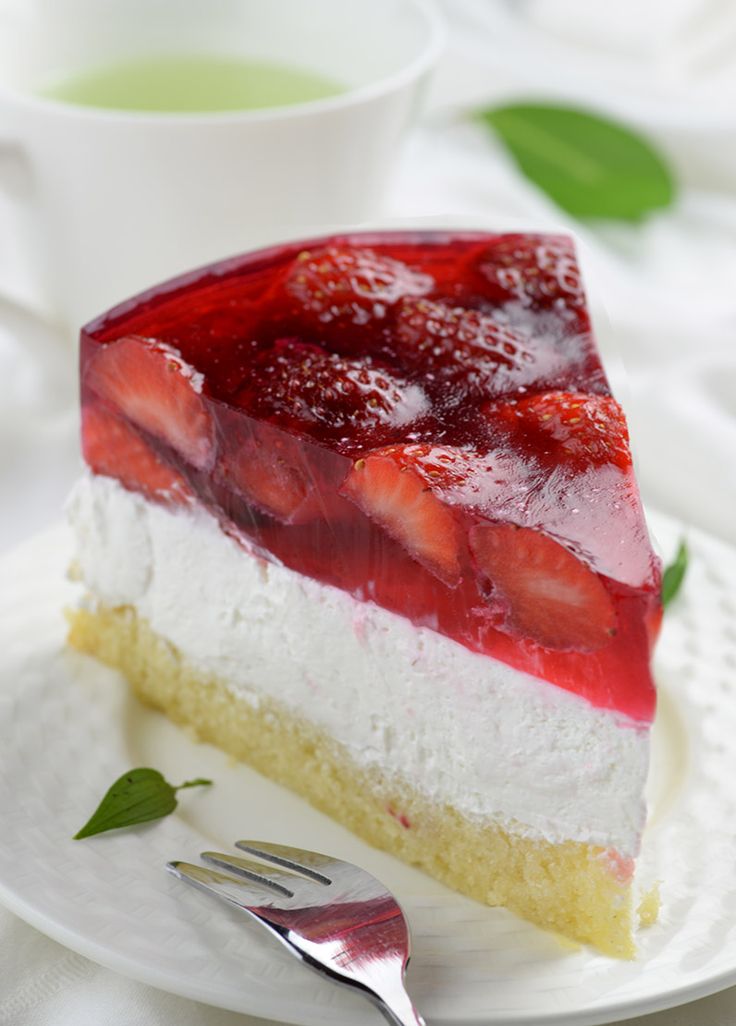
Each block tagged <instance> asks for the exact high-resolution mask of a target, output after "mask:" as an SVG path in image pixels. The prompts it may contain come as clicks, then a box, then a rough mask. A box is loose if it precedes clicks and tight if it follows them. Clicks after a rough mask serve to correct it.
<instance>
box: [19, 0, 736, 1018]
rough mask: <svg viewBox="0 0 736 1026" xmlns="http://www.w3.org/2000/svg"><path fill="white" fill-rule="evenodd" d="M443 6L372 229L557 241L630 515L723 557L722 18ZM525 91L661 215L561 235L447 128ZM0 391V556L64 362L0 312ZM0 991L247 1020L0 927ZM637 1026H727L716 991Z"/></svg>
mask: <svg viewBox="0 0 736 1026" xmlns="http://www.w3.org/2000/svg"><path fill="white" fill-rule="evenodd" d="M609 6H611V5H606V7H609ZM445 7H446V10H447V13H448V20H449V21H450V23H451V46H450V49H449V51H448V54H447V57H446V59H445V61H444V63H443V65H442V67H441V69H440V73H439V75H438V76H437V79H436V83H435V86H434V89H433V92H432V96H431V100H430V105H429V110H428V113H427V115H426V116H425V119H424V121H423V123H422V125H421V127H420V129H419V130H418V131H417V132H416V133H415V135H414V136H413V138H412V139H411V141H410V143H409V145H408V146H407V148H406V151H405V153H404V155H403V158H402V162H401V165H400V167H399V170H398V174H397V177H396V180H395V183H394V187H393V190H392V193H391V195H390V197H389V198H388V204H387V213H391V214H394V215H399V216H406V215H428V214H437V215H447V218H448V221H451V220H452V219H453V217H456V218H460V217H463V218H467V217H471V218H473V219H475V220H477V221H478V222H479V223H483V224H494V223H497V224H499V225H501V226H502V225H503V224H505V223H507V222H508V220H509V219H514V221H515V223H518V224H527V225H529V226H530V227H534V228H537V229H539V228H547V227H548V228H551V229H560V228H563V229H568V230H572V231H574V232H575V233H576V234H577V235H578V238H579V240H580V244H581V249H582V252H583V262H584V269H585V272H586V277H587V278H588V280H589V281H590V282H592V283H593V284H594V286H595V290H596V291H597V293H599V294H600V295H602V296H603V297H605V305H606V307H607V309H608V314H609V322H608V323H607V324H605V323H604V324H602V325H600V326H599V335H600V341H601V345H602V347H603V349H604V351H605V355H606V359H607V363H608V365H609V367H610V368H612V371H613V377H614V379H615V386H616V390H617V393H618V395H619V396H620V398H621V399H622V401H623V403H624V405H625V407H626V409H627V413H628V416H629V421H630V426H631V429H632V435H633V440H634V447H635V450H636V453H637V459H638V465H639V475H640V480H641V484H642V489H643V492H644V495H645V498H646V499H647V500H648V501H649V502H651V503H652V504H653V505H656V506H658V507H659V508H661V509H663V510H665V511H667V512H669V513H672V514H674V515H676V516H679V517H680V518H681V519H682V520H683V521H684V522H685V523H693V524H698V525H699V526H701V527H704V528H706V529H708V530H710V531H712V532H714V533H716V534H718V535H720V536H721V537H723V538H725V539H727V540H730V541H731V542H733V543H736V344H735V341H734V338H735V336H736V115H734V114H733V111H734V110H736V104H734V103H733V99H734V94H736V67H735V66H734V58H733V57H732V56H731V55H732V53H733V52H734V51H736V43H735V42H734V40H736V12H735V11H734V8H733V6H732V5H731V4H730V3H728V2H723V3H718V2H717V0H710V2H709V0H701V2H696V0H667V2H666V3H665V2H664V0H662V2H660V3H656V2H654V0H651V3H650V4H642V3H641V2H640V0H617V3H616V4H615V5H612V9H610V10H603V5H600V4H590V3H587V2H586V0H528V2H526V3H521V2H519V3H517V4H516V5H513V4H506V3H502V2H501V0H496V2H493V0H446V3H445ZM545 92H546V93H547V94H548V95H549V94H550V93H551V94H552V95H555V94H556V95H559V96H562V97H568V98H573V99H577V100H578V102H585V103H593V104H598V105H599V106H601V107H602V108H603V109H607V110H610V111H614V112H617V113H618V114H619V115H622V116H625V117H628V118H629V119H630V120H631V121H632V122H634V123H637V124H639V125H640V126H642V127H643V128H645V129H646V130H647V131H649V132H650V133H651V134H653V135H655V136H656V137H657V138H658V139H659V141H660V143H661V145H662V146H663V148H664V149H665V151H666V152H667V153H668V154H669V156H670V158H671V160H672V162H673V164H674V166H675V167H676V169H677V171H678V174H679V177H680V180H681V186H682V188H681V193H680V197H679V199H678V202H677V204H676V206H675V208H674V209H672V210H669V211H666V212H662V213H659V214H657V215H655V216H653V217H651V218H650V219H649V220H648V221H647V222H646V223H645V224H644V225H642V226H639V227H631V226H627V225H606V226H599V227H590V226H583V225H580V224H576V223H574V222H572V221H571V220H570V219H568V218H566V217H565V216H564V215H563V214H561V212H560V211H559V210H557V209H556V208H555V207H554V206H553V205H552V204H551V203H550V202H548V201H547V200H546V198H545V197H544V196H543V195H542V194H541V193H539V192H538V191H537V190H536V189H535V188H534V187H533V186H531V185H530V184H528V183H526V182H525V181H524V180H523V179H521V178H520V176H519V174H518V173H517V171H516V170H515V168H514V167H513V165H512V164H511V162H510V161H509V160H508V158H507V157H506V156H505V155H504V153H503V151H502V150H501V148H500V147H499V146H498V145H497V144H495V143H494V142H493V141H492V140H491V139H490V138H489V137H488V136H487V135H485V134H484V131H483V129H482V128H480V127H477V126H474V125H470V124H468V123H467V121H465V120H464V119H463V118H462V117H461V116H460V114H461V112H462V111H463V110H464V109H466V108H467V107H468V106H473V105H476V104H478V103H482V102H486V101H497V100H499V99H505V98H507V97H516V96H531V95H535V96H539V95H540V94H541V93H545ZM716 101H719V103H718V104H717V103H716ZM726 101H730V102H726ZM19 224H20V221H19V220H18V219H17V217H16V215H15V212H14V210H13V209H11V208H10V206H9V205H8V204H7V202H4V201H2V200H0V285H2V284H3V283H6V284H7V285H8V286H9V287H10V286H12V287H13V289H14V291H16V292H21V293H22V292H23V288H24V278H23V268H22V264H21V263H19V260H18V257H17V254H18V252H19V251H20V248H21V246H20V243H21V240H20V239H19V238H18V237H17V235H16V233H17V232H18V231H19ZM16 242H17V243H18V245H17V246H16ZM0 380H2V381H3V383H4V389H3V392H4V401H3V403H2V404H0V495H2V503H1V504H0V548H5V547H7V546H9V545H11V544H12V543H13V542H15V541H17V540H20V539H21V538H22V537H25V536H27V535H29V534H31V533H33V532H34V531H36V530H38V529H39V528H41V527H42V526H44V525H45V524H48V523H49V522H51V521H53V520H54V519H56V518H58V516H59V510H60V507H61V504H62V501H63V497H64V495H65V494H66V492H67V489H68V487H69V485H70V483H71V481H72V480H73V478H74V476H75V475H76V473H77V470H78V466H79V463H78V455H77V441H76V433H77V415H76V398H75V366H74V357H73V352H72V347H71V344H70V343H64V342H60V341H59V340H58V339H56V338H55V337H53V336H52V335H51V334H49V333H48V332H47V331H46V330H45V329H43V328H42V327H40V326H39V325H38V324H36V323H34V322H33V320H31V319H28V318H27V317H26V316H25V315H24V314H23V312H22V311H21V309H20V308H19V307H17V306H15V305H14V304H10V303H5V302H3V301H0ZM0 981H2V982H1V983H0V1024H8V1026H66V1024H69V1026H71V1024H74V1026H78V1024H86V1023H94V1024H96V1026H103V1024H107V1023H109V1024H111V1026H112V1024H115V1026H128V1024H131V1026H133V1024H146V1026H151V1024H156V1023H166V1024H170V1023H173V1022H176V1023H177V1024H179V1026H186V1024H189V1023H191V1024H192V1026H194V1024H196V1026H226V1024H228V1026H229V1024H232V1026H235V1023H239V1024H244V1023H246V1022H255V1020H248V1019H247V1018H246V1017H242V1016H238V1015H233V1014H230V1013H226V1012H222V1011H218V1010H215V1009H209V1008H205V1007H203V1006H200V1005H195V1004H193V1003H191V1002H188V1001H185V1000H183V999H179V998H176V997H172V996H170V995H166V994H162V993H159V992H157V991H154V990H152V989H151V988H148V987H144V986H142V985H139V984H136V983H134V982H131V981H129V980H126V979H124V978H122V977H120V976H117V975H116V974H114V973H112V972H109V971H107V970H105V969H102V968H99V967H98V966H96V965H93V964H92V963H90V962H88V961H86V960H85V959H83V958H81V957H80V956H77V955H75V954H73V953H71V952H69V951H66V950H65V949H63V948H62V947H60V946H59V945H57V944H55V943H54V942H52V941H50V940H47V939H46V938H45V937H43V936H41V935H40V934H38V933H36V932H35V931H34V930H32V929H31V928H30V927H28V926H26V925H25V924H23V923H21V922H20V921H18V920H17V919H15V918H14V917H13V916H12V915H10V914H9V913H7V912H5V911H4V910H2V909H0ZM377 1021H378V1017H377ZM639 1021H640V1020H637V1022H639ZM632 1022H633V1020H632ZM646 1023H647V1026H685V1024H687V1026H691V1024H693V1023H697V1024H698V1026H733V1024H734V1023H736V991H728V992H725V993H723V994H720V995H717V996H714V997H712V998H708V999H704V1000H702V1001H700V1002H698V1003H697V1005H691V1006H687V1007H685V1008H682V1009H679V1010H673V1011H670V1012H663V1013H659V1014H657V1015H654V1016H651V1017H648V1018H647V1019H646Z"/></svg>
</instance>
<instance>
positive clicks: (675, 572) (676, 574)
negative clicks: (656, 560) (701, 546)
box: [662, 539, 690, 608]
mask: <svg viewBox="0 0 736 1026" xmlns="http://www.w3.org/2000/svg"><path fill="white" fill-rule="evenodd" d="M689 556H690V554H689V552H688V549H687V545H686V543H685V540H684V539H683V540H682V541H681V542H680V546H679V548H678V550H677V555H676V556H675V558H674V560H673V562H672V563H670V565H669V566H668V567H667V568H666V569H665V572H664V574H663V575H662V605H663V606H664V607H665V608H667V606H668V605H669V604H670V602H671V601H672V599H673V598H674V597H675V595H676V594H677V593H678V591H679V590H680V587H681V586H682V582H683V580H684V579H685V571H686V570H687V562H688V559H689Z"/></svg>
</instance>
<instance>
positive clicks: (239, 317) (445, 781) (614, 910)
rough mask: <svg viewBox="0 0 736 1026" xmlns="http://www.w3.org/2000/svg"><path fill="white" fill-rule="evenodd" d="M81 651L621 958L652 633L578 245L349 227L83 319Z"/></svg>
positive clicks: (356, 825) (626, 943)
mask: <svg viewBox="0 0 736 1026" xmlns="http://www.w3.org/2000/svg"><path fill="white" fill-rule="evenodd" d="M81 394H82V424H83V427H82V445H83V452H84V458H85V461H86V463H87V466H88V472H87V473H86V475H85V476H84V478H83V480H82V481H81V482H80V483H79V485H78V487H77V488H76V490H75V493H74V496H73V498H72V500H71V503H70V516H71V521H72V524H73V526H74V529H75V532H76V538H77V550H78V565H79V569H80V574H81V576H82V578H83V580H84V582H85V584H86V587H87V589H88V595H87V598H86V599H85V601H84V602H83V604H82V605H81V606H80V608H79V609H77V610H76V611H75V612H74V613H73V615H72V626H71V635H70V638H71V643H72V644H73V645H74V646H76V647H77V648H78V649H81V650H83V651H85V652H90V653H93V654H95V655H96V656H98V657H99V658H100V659H102V660H103V661H105V662H106V663H108V664H110V665H112V666H116V667H118V668H120V669H121V670H122V671H123V672H124V673H125V674H126V675H127V677H128V678H129V679H130V681H131V684H132V685H133V687H134V688H135V690H136V692H137V693H138V694H139V695H140V696H141V698H143V699H144V700H145V701H147V702H149V703H151V704H152V705H154V706H157V707H158V708H160V709H163V710H164V711H165V712H166V713H167V714H168V715H169V716H171V717H172V718H173V719H174V720H176V721H177V722H180V723H183V724H187V725H188V726H189V727H191V728H193V729H194V730H195V731H196V732H197V734H198V735H199V736H200V737H202V738H204V739H206V740H209V741H212V742H214V743H215V744H217V745H219V746H221V747H222V748H223V749H225V750H226V751H228V752H230V753H232V754H233V755H235V756H237V757H239V758H242V759H244V760H246V761H247V762H249V763H250V764H251V765H253V766H255V767H256V768H257V769H259V770H261V771H262V772H263V773H266V774H268V775H269V776H271V777H273V778H274V779H276V780H278V781H279V782H281V783H283V784H285V785H287V786H288V787H291V788H293V789H294V790H296V791H298V792H299V793H300V794H302V795H304V796H305V797H306V798H308V799H309V800H310V801H311V802H313V803H314V804H315V805H316V806H318V807H319V808H321V809H323V810H324V811H326V812H328V813H330V814H331V815H333V816H334V817H336V818H337V819H339V820H340V821H342V822H343V823H345V824H346V825H347V826H349V827H350V828H351V829H353V830H354V831H356V832H357V833H358V834H360V835H362V836H363V837H364V838H366V839H367V840H368V841H370V842H372V843H373V844H375V845H378V846H380V847H382V848H385V849H387V850H388V851H391V852H393V853H395V854H396V855H398V856H399V857H401V858H403V859H405V860H407V861H408V862H411V863H413V864H415V865H418V866H421V867H422V868H423V869H425V870H426V871H427V872H429V873H431V874H432V875H434V876H436V877H437V878H439V879H440V880H442V881H444V882H445V883H447V884H449V885H450V886H451V887H454V888H456V889H458V890H460V891H463V892H465V893H466V894H469V895H471V896H473V897H474V898H477V899H478V900H480V901H483V902H487V903H489V904H501V905H506V906H507V907H508V908H510V909H512V910H514V911H515V912H517V913H519V914H520V915H522V916H525V917H527V918H528V919H530V920H532V921H533V922H535V923H537V924H539V925H541V926H543V927H547V928H549V929H552V930H556V931H558V932H560V933H562V934H565V935H567V936H569V937H572V938H575V939H577V940H580V941H583V942H589V943H592V944H594V945H597V946H598V947H599V948H600V949H601V950H603V951H605V952H608V953H612V954H617V955H630V954H632V952H633V950H634V948H633V931H634V925H635V923H634V920H635V913H634V904H635V903H634V900H633V888H632V880H633V870H634V860H635V858H636V856H637V853H638V850H639V844H640V838H641V833H642V829H643V825H644V819H645V807H644V801H643V795H642V792H643V787H644V782H645V777H646V773H647V762H648V752H649V732H650V726H651V722H652V718H653V714H654V707H655V692H654V686H653V682H652V677H651V674H650V665H649V664H650V654H651V649H652V645H653V643H654V640H655V638H656V635H657V631H658V628H659V621H660V616H661V605H660V598H659V596H660V566H659V563H658V560H657V559H656V557H655V556H654V554H653V552H652V549H651V545H650V542H649V538H648V534H647V529H646V525H645V522H644V516H643V513H642V508H641V503H640V499H639V493H638V489H637V485H636V481H635V478H634V471H633V468H632V462H631V454H630V451H629V442H628V435H627V430H626V422H625V419H624V415H623V413H622V411H621V408H620V406H619V405H618V403H617V402H616V401H615V399H614V398H613V397H612V396H611V392H610V389H609V385H608V382H607V380H606V375H605V372H604V370H603V367H602V365H601V361H600V357H599V355H598V351H597V349H596V346H595V342H594V340H593V336H592V332H591V325H590V320H589V315H588V311H587V307H586V303H585V297H584V293H583V290H582V286H581V282H580V275H579V271H578V266H577V263H576V259H575V253H574V249H573V246H572V243H571V241H570V240H569V239H567V238H565V237H563V236H551V235H550V236H545V235H483V234H478V233H464V234H459V233H442V232H426V233H421V232H420V233H385V234H372V235H362V234H354V235H346V236H333V237H330V238H324V239H317V240H313V241H309V242H302V243H298V244H291V245H285V246H280V247H277V248H273V249H269V250H264V251H261V252H258V253H255V254H251V255H248V256H245V257H242V258H237V259H234V260H231V261H227V262H224V263H221V264H217V265H214V266H212V267H209V268H206V269H204V270H202V271H199V272H196V273H194V274H192V275H189V276H187V277H184V278H180V279H178V280H176V281H173V282H170V283H168V284H166V285H164V286H161V287H159V288H157V289H154V290H153V291H151V292H148V293H146V294H144V295H141V296H139V297H137V298H136V299H133V300H131V301H129V302H127V303H125V304H123V305H122V306H120V307H118V308H116V309H115V310H113V311H111V312H110V313H109V314H107V315H105V316H104V317H102V318H100V319H98V320H97V321H95V322H93V323H92V324H90V325H88V326H87V327H86V328H85V329H84V330H83V332H82V347H81Z"/></svg>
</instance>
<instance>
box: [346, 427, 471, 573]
mask: <svg viewBox="0 0 736 1026" xmlns="http://www.w3.org/2000/svg"><path fill="white" fill-rule="evenodd" d="M417 448H419V447H417V446H394V447H389V448H387V449H383V450H381V449H379V450H378V451H377V452H372V453H370V454H369V455H367V456H366V457H365V458H361V459H359V460H357V461H356V462H355V464H354V466H353V469H352V471H351V472H350V475H349V476H348V478H347V480H346V482H345V484H344V485H343V488H342V493H343V495H346V496H347V497H348V498H350V499H352V500H353V502H355V503H356V504H357V505H358V506H360V508H361V509H362V510H363V512H364V513H365V514H366V515H367V516H369V517H370V518H371V520H373V521H374V522H375V523H376V524H378V525H379V526H380V527H382V528H383V529H384V530H385V531H387V532H388V534H389V535H391V537H392V538H395V539H396V540H397V541H398V542H400V543H401V545H403V547H404V548H405V549H406V551H407V552H408V553H409V554H410V555H411V556H413V557H414V558H415V559H417V560H418V561H419V562H420V563H422V564H423V565H424V566H425V567H426V568H427V569H428V570H429V571H430V572H431V573H433V574H435V575H436V576H437V577H439V578H440V580H442V581H444V582H445V583H446V584H448V585H450V586H452V585H454V584H457V583H458V581H459V580H460V560H459V550H460V545H459V535H458V530H457V526H456V524H455V518H454V516H453V513H452V510H451V509H448V507H447V506H445V505H444V504H443V503H442V502H441V501H440V500H439V499H438V498H437V497H436V496H435V495H434V494H433V492H432V489H431V487H430V486H429V484H428V483H427V478H426V477H425V475H423V474H422V473H420V472H419V471H418V469H417V466H416V461H415V457H416V453H415V452H413V450H416V449H417Z"/></svg>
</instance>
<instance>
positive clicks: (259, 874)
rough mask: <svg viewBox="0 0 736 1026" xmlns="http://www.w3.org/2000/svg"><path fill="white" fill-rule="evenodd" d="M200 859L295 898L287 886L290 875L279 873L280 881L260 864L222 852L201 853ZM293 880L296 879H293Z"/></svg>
mask: <svg viewBox="0 0 736 1026" xmlns="http://www.w3.org/2000/svg"><path fill="white" fill-rule="evenodd" d="M199 857H200V858H201V859H202V860H203V861H204V862H209V863H211V864H212V865H213V866H219V868H220V869H226V870H228V872H230V873H234V874H235V876H243V877H245V879H246V880H251V881H253V882H254V883H260V884H263V885H264V886H266V887H272V888H273V889H274V890H275V891H278V892H279V894H282V895H284V896H285V897H287V898H293V897H294V892H293V891H291V890H289V888H288V886H286V884H287V883H288V879H289V874H287V873H279V874H278V876H279V877H280V878H281V879H280V880H279V879H278V878H275V877H274V876H272V875H269V874H268V873H266V872H265V869H264V867H263V866H262V865H260V864H259V863H258V862H254V861H253V859H243V858H238V856H237V855H225V854H223V852H220V851H203V852H200V856H199ZM292 879H294V878H293V877H292ZM281 880H283V881H284V883H282V882H281Z"/></svg>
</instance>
